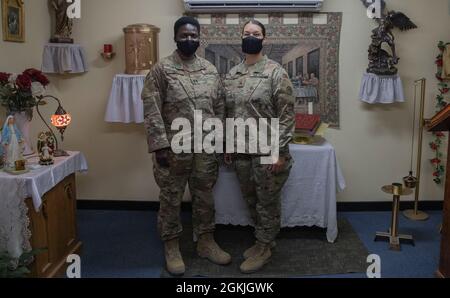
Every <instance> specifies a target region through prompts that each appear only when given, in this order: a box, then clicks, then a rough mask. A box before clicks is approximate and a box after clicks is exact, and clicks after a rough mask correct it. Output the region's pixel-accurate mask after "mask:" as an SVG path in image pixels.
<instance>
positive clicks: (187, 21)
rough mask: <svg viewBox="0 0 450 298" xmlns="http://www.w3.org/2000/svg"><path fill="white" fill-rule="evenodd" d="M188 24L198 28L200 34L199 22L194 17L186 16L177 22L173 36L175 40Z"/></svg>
mask: <svg viewBox="0 0 450 298" xmlns="http://www.w3.org/2000/svg"><path fill="white" fill-rule="evenodd" d="M186 24H191V25H193V26H195V27H197V30H198V34H200V23H199V22H198V21H197V19H196V18H193V17H189V16H184V17H181V18H179V19H178V20H177V21H176V22H175V25H174V26H173V34H174V35H173V36H174V37H175V38H176V37H177V33H178V30H179V29H180V28H181V27H183V26H184V25H186Z"/></svg>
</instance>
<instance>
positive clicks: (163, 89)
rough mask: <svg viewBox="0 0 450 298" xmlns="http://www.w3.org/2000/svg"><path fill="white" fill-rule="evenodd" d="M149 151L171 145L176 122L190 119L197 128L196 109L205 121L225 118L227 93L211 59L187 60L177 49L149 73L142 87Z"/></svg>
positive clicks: (196, 58)
mask: <svg viewBox="0 0 450 298" xmlns="http://www.w3.org/2000/svg"><path fill="white" fill-rule="evenodd" d="M142 100H143V102H144V123H145V128H146V132H147V142H148V151H149V152H150V153H151V152H154V151H157V150H159V149H163V148H169V147H171V140H172V137H173V136H174V135H175V134H176V133H177V132H178V131H172V130H171V125H172V121H173V120H174V119H176V118H180V117H181V118H186V119H188V120H189V122H190V123H191V128H192V132H193V131H194V125H193V123H194V110H201V111H202V116H203V121H205V120H206V119H208V118H211V117H214V118H220V119H222V120H223V117H224V113H225V111H224V109H225V107H224V95H223V89H222V85H221V81H220V78H219V75H218V73H217V69H216V68H215V67H214V65H212V64H211V63H210V62H208V61H207V60H205V59H203V58H200V57H197V56H196V57H195V58H194V61H192V62H189V63H186V62H184V63H183V61H182V60H181V58H180V57H179V55H178V53H177V52H176V51H175V52H174V53H173V54H172V55H171V56H169V57H166V58H164V59H162V60H161V61H160V62H159V63H157V64H156V65H155V66H154V67H153V68H152V69H151V71H150V73H149V74H148V75H147V78H146V80H145V84H144V88H143V90H142Z"/></svg>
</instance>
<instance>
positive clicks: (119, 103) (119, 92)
mask: <svg viewBox="0 0 450 298" xmlns="http://www.w3.org/2000/svg"><path fill="white" fill-rule="evenodd" d="M144 81H145V75H126V74H119V75H116V76H115V77H114V81H113V85H112V88H111V93H110V95H109V100H108V106H107V108H106V114H105V121H106V122H122V123H132V122H135V123H143V122H144V105H143V102H142V99H141V93H142V89H143V88H144Z"/></svg>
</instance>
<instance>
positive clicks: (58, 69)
mask: <svg viewBox="0 0 450 298" xmlns="http://www.w3.org/2000/svg"><path fill="white" fill-rule="evenodd" d="M87 71H88V64H87V59H86V54H85V51H84V49H83V47H82V46H81V45H79V44H69V43H48V44H46V45H45V46H44V53H43V55H42V72H44V73H59V74H65V73H84V72H87Z"/></svg>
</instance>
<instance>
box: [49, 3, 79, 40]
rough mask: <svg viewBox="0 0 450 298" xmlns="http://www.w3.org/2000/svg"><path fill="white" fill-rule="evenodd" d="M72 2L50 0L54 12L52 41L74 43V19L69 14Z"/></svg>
mask: <svg viewBox="0 0 450 298" xmlns="http://www.w3.org/2000/svg"><path fill="white" fill-rule="evenodd" d="M70 5H72V3H70V2H67V0H49V6H50V9H51V10H52V11H53V12H54V23H53V26H54V27H53V28H54V29H53V36H52V38H51V39H50V42H52V43H73V39H72V37H71V35H72V26H73V20H72V19H70V18H69V17H68V15H67V9H68V7H69V6H70Z"/></svg>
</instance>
